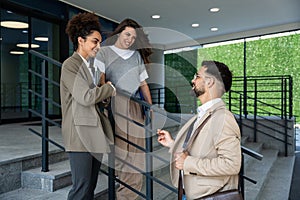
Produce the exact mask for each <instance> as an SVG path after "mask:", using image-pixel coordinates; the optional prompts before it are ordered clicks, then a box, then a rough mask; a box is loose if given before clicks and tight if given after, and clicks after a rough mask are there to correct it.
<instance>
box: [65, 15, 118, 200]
mask: <svg viewBox="0 0 300 200" xmlns="http://www.w3.org/2000/svg"><path fill="white" fill-rule="evenodd" d="M66 32H67V34H68V35H69V37H70V39H71V41H72V43H73V46H74V50H75V52H74V53H73V55H72V56H71V57H69V58H68V59H67V60H65V61H64V63H63V65H62V70H61V80H60V97H61V110H62V135H63V140H64V144H65V149H66V151H67V152H68V154H69V159H70V166H71V174H72V182H73V186H72V188H71V190H70V192H69V195H68V199H69V200H93V199H94V190H95V188H96V184H97V180H98V173H99V169H100V165H101V161H102V156H103V153H107V152H109V151H110V149H109V144H111V143H112V142H113V132H112V129H111V126H110V122H109V120H108V119H107V117H106V116H105V115H104V114H103V113H101V112H100V111H99V108H98V105H97V104H98V103H99V102H102V101H104V100H106V99H108V98H109V97H111V96H112V95H113V94H114V93H115V89H114V86H112V84H111V83H110V82H108V83H106V84H104V85H102V86H101V87H98V86H97V83H98V81H99V80H96V78H95V77H96V76H95V74H94V70H95V69H94V70H93V68H89V67H93V66H92V63H91V62H92V59H93V58H94V57H95V56H96V53H97V52H98V50H99V49H100V42H101V41H102V38H101V35H100V23H99V18H98V17H97V16H96V15H95V14H92V13H80V14H78V15H75V16H74V17H73V18H72V19H71V20H70V21H69V22H68V25H67V28H66Z"/></svg>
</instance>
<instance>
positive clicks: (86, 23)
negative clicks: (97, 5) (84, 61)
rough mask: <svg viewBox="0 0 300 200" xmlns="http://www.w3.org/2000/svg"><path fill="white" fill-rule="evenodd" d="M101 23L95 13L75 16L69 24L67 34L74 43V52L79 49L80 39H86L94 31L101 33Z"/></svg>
mask: <svg viewBox="0 0 300 200" xmlns="http://www.w3.org/2000/svg"><path fill="white" fill-rule="evenodd" d="M100 27H101V25H100V22H99V18H98V16H97V15H95V14H94V13H88V12H86V13H79V14H77V15H74V16H73V17H72V18H71V19H70V20H69V21H68V24H67V27H66V33H67V34H68V36H69V38H70V40H71V41H72V43H73V49H74V51H76V50H77V48H78V40H77V39H78V37H82V38H84V39H85V38H86V36H88V35H90V34H92V33H93V32H94V31H98V32H99V33H100V29H101V28H100Z"/></svg>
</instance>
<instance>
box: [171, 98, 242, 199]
mask: <svg viewBox="0 0 300 200" xmlns="http://www.w3.org/2000/svg"><path fill="white" fill-rule="evenodd" d="M209 116H210V117H209ZM196 117H197V116H194V117H192V119H190V120H189V121H188V122H187V123H186V124H185V125H184V126H183V127H182V129H181V130H180V131H179V132H178V135H177V137H176V139H175V142H174V144H173V146H172V147H171V148H170V153H171V167H170V173H171V180H172V183H173V184H174V185H175V186H176V187H177V184H178V175H179V174H178V172H179V170H177V169H176V168H175V163H174V162H172V161H174V153H175V152H179V151H182V145H183V142H184V140H185V137H186V134H187V131H188V129H189V127H190V125H191V123H192V122H193V121H194V120H195V118H196ZM208 117H209V118H208ZM206 118H208V119H207V120H206V121H205V119H206ZM203 122H204V123H205V124H203V126H202V128H201V130H200V132H199V134H197V135H192V136H191V138H190V140H189V143H188V152H189V156H188V157H187V158H186V160H185V162H184V167H183V171H184V178H183V181H184V189H185V193H186V196H187V198H188V199H196V198H200V197H203V196H206V195H209V194H213V193H214V192H216V191H223V190H229V189H237V188H238V173H239V171H240V167H241V145H240V137H241V136H240V130H239V127H238V125H237V122H236V120H235V118H234V116H233V115H232V113H231V112H229V111H228V110H227V109H226V108H225V104H224V102H223V101H222V102H219V103H217V104H215V105H214V106H213V107H212V108H210V109H209V110H208V111H207V113H206V114H205V115H204V116H203V117H202V118H201V122H200V124H199V126H200V125H201V124H202V123H203Z"/></svg>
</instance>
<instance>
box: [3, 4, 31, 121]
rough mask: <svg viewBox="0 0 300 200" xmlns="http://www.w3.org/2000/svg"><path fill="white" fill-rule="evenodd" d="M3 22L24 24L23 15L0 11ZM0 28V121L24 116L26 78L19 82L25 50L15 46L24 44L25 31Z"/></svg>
mask: <svg viewBox="0 0 300 200" xmlns="http://www.w3.org/2000/svg"><path fill="white" fill-rule="evenodd" d="M3 21H19V22H24V23H27V24H28V20H27V17H26V16H21V15H18V14H16V13H13V12H11V11H9V10H4V9H1V24H2V25H3ZM2 25H1V119H13V118H24V117H27V116H28V113H27V109H28V107H27V104H26V103H25V102H24V99H26V98H27V91H26V89H27V82H28V81H27V78H26V79H23V78H22V79H21V77H22V75H21V74H20V71H21V70H20V69H23V68H26V69H27V68H28V67H27V66H28V60H27V58H28V56H27V55H28V51H27V48H22V47H18V46H17V44H19V43H22V44H27V43H28V28H10V27H3V26H2Z"/></svg>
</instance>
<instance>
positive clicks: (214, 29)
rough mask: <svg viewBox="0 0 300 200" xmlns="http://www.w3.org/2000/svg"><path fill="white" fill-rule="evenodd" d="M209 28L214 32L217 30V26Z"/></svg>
mask: <svg viewBox="0 0 300 200" xmlns="http://www.w3.org/2000/svg"><path fill="white" fill-rule="evenodd" d="M210 30H211V31H213V32H215V31H218V30H219V29H218V28H217V27H212V28H210Z"/></svg>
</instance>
